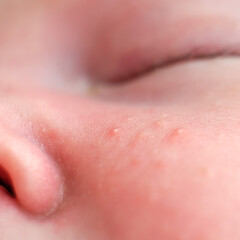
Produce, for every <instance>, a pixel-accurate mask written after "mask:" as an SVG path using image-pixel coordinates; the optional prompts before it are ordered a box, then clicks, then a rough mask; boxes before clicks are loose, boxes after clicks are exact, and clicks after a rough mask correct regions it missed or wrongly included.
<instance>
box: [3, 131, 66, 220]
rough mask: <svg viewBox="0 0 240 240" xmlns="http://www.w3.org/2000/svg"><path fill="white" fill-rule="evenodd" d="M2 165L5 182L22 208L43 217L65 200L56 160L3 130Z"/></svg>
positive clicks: (27, 141) (24, 140) (31, 144)
mask: <svg viewBox="0 0 240 240" xmlns="http://www.w3.org/2000/svg"><path fill="white" fill-rule="evenodd" d="M0 166H1V169H4V171H3V170H2V171H1V173H2V174H1V178H2V179H1V181H2V182H4V184H5V185H6V186H8V188H9V189H12V191H13V193H14V197H15V199H16V201H17V202H18V204H19V206H20V207H21V208H22V209H24V210H25V211H26V212H28V213H30V214H32V215H39V216H47V215H49V214H51V213H53V212H54V211H55V210H56V209H57V207H58V206H59V204H60V202H61V200H62V198H63V182H62V177H61V174H60V171H59V168H58V166H57V164H56V163H55V161H54V160H53V159H51V158H50V157H49V156H48V155H47V154H46V153H44V152H42V151H41V150H40V148H39V147H38V146H36V145H35V144H34V143H32V142H30V141H29V140H27V139H25V138H24V137H20V136H16V135H15V134H14V133H12V132H10V131H7V130H6V129H4V130H3V129H0ZM6 186H5V187H6ZM6 188H7V187H6ZM9 189H7V190H9Z"/></svg>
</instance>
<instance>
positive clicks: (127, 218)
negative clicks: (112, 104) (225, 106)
mask: <svg viewBox="0 0 240 240" xmlns="http://www.w3.org/2000/svg"><path fill="white" fill-rule="evenodd" d="M102 111H106V109H103V108H102ZM106 112H107V113H106V115H105V116H101V117H98V118H95V119H98V120H97V121H99V119H101V121H100V122H105V123H106V124H105V125H104V126H97V125H95V126H96V127H95V128H94V130H92V131H90V132H91V133H89V132H88V134H90V135H89V136H91V137H88V139H85V138H84V145H81V148H76V147H73V146H74V145H71V147H72V149H74V150H71V151H69V152H70V153H71V154H70V155H65V158H64V157H63V159H62V161H63V163H64V161H66V163H67V164H66V163H65V164H66V169H67V170H66V181H67V182H66V184H67V189H68V190H67V191H68V192H67V194H68V196H67V198H66V205H65V207H66V208H69V212H71V214H72V216H71V218H72V219H75V220H76V219H79V218H80V217H79V216H80V215H79V214H80V213H83V212H84V213H85V214H86V215H88V216H91V217H90V219H91V220H89V221H90V222H89V224H88V229H89V228H90V227H89V226H92V227H93V228H95V229H96V228H98V229H101V231H104V232H105V234H106V235H107V236H108V238H109V239H134V238H137V239H146V237H150V238H153V239H154V237H155V236H159V238H162V239H171V238H172V239H178V238H179V236H182V237H184V236H186V239H198V238H210V239H211V237H212V238H214V237H217V239H226V238H224V236H226V235H227V236H229V234H232V233H233V232H234V231H235V230H236V229H237V224H238V221H237V220H238V218H237V216H236V215H235V214H234V213H235V211H236V210H237V209H238V198H239V196H238V194H236V190H237V189H238V187H239V186H238V185H239V184H238V182H239V179H238V178H239V177H238V168H239V164H238V155H239V150H238V149H239V146H238V145H239V144H238V142H239V140H240V139H239V136H240V135H239V132H238V131H239V130H238V128H239V123H238V121H237V118H236V119H231V120H229V114H228V113H227V110H226V113H225V114H222V115H221V117H218V118H217V117H216V116H219V115H218V114H217V112H214V113H212V112H210V111H209V112H202V113H201V114H200V113H196V112H195V113H194V112H192V113H191V114H190V113H189V112H188V111H187V110H186V111H183V110H182V111H181V112H177V111H175V112H174V111H168V112H166V111H165V112H163V111H162V110H159V109H158V110H156V109H155V110H152V109H150V110H149V109H146V111H140V113H139V112H138V113H134V112H133V111H132V109H131V110H130V109H128V110H126V109H125V112H124V111H121V114H120V115H118V116H117V117H116V119H115V116H116V115H115V114H116V113H115V112H114V111H112V110H111V111H109V110H108V111H106ZM110 113H111V114H112V117H111V118H110ZM95 114H96V115H97V116H98V111H97V110H96V112H95ZM96 115H95V116H96ZM107 119H115V120H107ZM94 121H96V120H94ZM226 122H228V125H227V126H226V124H225V123H226ZM92 125H94V124H92ZM79 139H80V138H79ZM75 140H76V139H75ZM81 141H82V140H81ZM81 141H79V140H77V141H76V142H77V144H78V145H79V144H80V143H81ZM75 144H76V143H75ZM66 149H69V148H66ZM73 203H74V204H73ZM81 216H82V214H81ZM96 219H98V220H97V221H96ZM75 220H74V222H75ZM96 222H98V224H97V225H96ZM224 226H225V227H224ZM226 226H227V227H226ZM103 229H104V230H103ZM173 229H174V231H173ZM99 231H100V230H99Z"/></svg>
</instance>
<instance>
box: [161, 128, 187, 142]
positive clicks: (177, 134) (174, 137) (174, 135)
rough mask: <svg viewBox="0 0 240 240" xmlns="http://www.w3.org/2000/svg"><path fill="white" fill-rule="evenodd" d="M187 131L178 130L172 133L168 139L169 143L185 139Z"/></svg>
mask: <svg viewBox="0 0 240 240" xmlns="http://www.w3.org/2000/svg"><path fill="white" fill-rule="evenodd" d="M185 135H186V130H185V129H184V128H176V129H173V130H171V131H170V133H169V134H168V135H167V137H166V141H167V142H176V141H179V140H181V139H183V138H184V136H185Z"/></svg>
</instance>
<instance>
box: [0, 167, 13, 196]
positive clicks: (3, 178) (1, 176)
mask: <svg viewBox="0 0 240 240" xmlns="http://www.w3.org/2000/svg"><path fill="white" fill-rule="evenodd" d="M0 186H2V187H4V188H5V190H6V192H7V193H8V194H9V195H10V196H11V197H12V198H15V197H16V195H15V191H14V187H13V183H12V180H11V177H10V175H9V174H8V173H7V171H6V170H5V169H4V168H3V167H2V166H0Z"/></svg>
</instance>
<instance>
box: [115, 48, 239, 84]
mask: <svg viewBox="0 0 240 240" xmlns="http://www.w3.org/2000/svg"><path fill="white" fill-rule="evenodd" d="M239 55H240V49H237V48H236V47H226V48H222V49H218V50H215V51H213V52H209V50H207V49H205V48H198V49H194V50H191V51H189V53H187V54H185V55H181V56H175V57H170V58H167V59H165V60H163V61H160V63H159V64H154V65H151V66H148V67H146V68H145V69H143V70H142V71H140V72H137V73H134V74H132V75H129V76H127V77H125V78H121V79H119V80H118V79H116V80H115V81H111V82H113V84H124V83H127V82H129V81H135V80H137V79H139V78H141V77H145V76H147V75H148V74H151V73H152V72H154V71H156V70H160V69H163V68H166V67H171V66H174V65H176V64H179V63H184V62H189V61H193V60H201V59H214V58H219V57H228V56H232V57H237V56H239Z"/></svg>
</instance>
